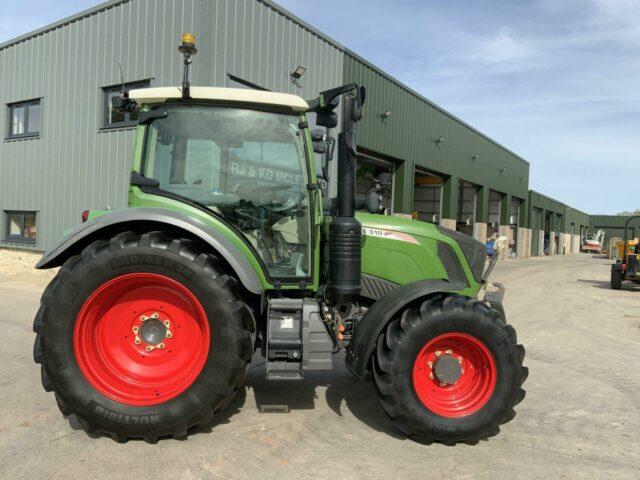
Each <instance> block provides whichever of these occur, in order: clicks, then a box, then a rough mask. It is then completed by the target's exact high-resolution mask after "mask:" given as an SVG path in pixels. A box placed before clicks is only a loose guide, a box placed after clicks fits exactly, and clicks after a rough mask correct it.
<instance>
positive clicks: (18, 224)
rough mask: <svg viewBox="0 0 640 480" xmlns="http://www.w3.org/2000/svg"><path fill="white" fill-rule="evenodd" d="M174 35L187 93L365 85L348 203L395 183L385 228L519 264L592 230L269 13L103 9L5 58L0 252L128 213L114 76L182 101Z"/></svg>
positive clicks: (486, 141)
mask: <svg viewBox="0 0 640 480" xmlns="http://www.w3.org/2000/svg"><path fill="white" fill-rule="evenodd" d="M184 31H191V32H194V33H195V34H196V36H197V39H198V46H199V50H200V51H199V53H198V56H197V57H196V59H195V61H194V66H193V77H192V83H193V84H194V85H207V86H218V87H235V88H261V89H268V90H274V91H282V92H287V93H293V94H297V95H300V96H302V97H304V98H312V97H315V96H316V95H317V93H318V92H319V91H321V90H324V89H327V88H331V87H335V86H337V85H339V84H342V83H347V82H357V83H359V84H361V85H365V86H366V87H367V104H366V106H365V112H364V113H365V118H364V120H363V122H362V123H361V128H360V134H359V137H358V142H359V157H358V187H357V188H358V192H359V193H365V192H366V191H367V190H368V189H369V188H370V186H371V185H372V183H373V179H374V178H376V177H377V175H379V174H380V173H381V172H385V171H387V172H389V173H391V174H392V177H393V186H392V188H391V189H389V191H388V192H387V194H386V196H385V201H386V206H387V207H388V208H389V211H390V212H392V213H395V214H406V215H412V216H414V217H415V218H417V219H418V220H421V221H427V222H434V223H438V224H441V225H444V226H447V227H450V228H456V229H458V230H460V231H464V232H466V233H468V234H470V235H473V236H475V237H476V238H478V239H480V240H482V241H485V240H486V239H487V238H491V237H496V236H498V235H507V236H508V237H509V238H510V240H511V252H510V254H511V255H513V256H515V255H517V256H523V257H526V256H529V255H530V254H532V253H533V254H542V252H543V251H544V250H545V248H544V243H541V242H540V239H541V238H544V237H545V235H547V234H546V233H540V232H546V231H547V230H548V232H549V233H548V235H549V238H550V239H551V237H553V239H554V241H555V245H560V244H561V243H562V242H564V241H566V240H565V239H564V236H563V235H573V236H574V237H577V236H578V235H580V234H582V233H583V232H584V230H585V229H586V228H588V227H589V222H588V221H587V220H585V218H586V216H585V214H583V213H582V212H579V211H577V210H574V209H571V208H570V207H568V206H566V205H564V204H562V203H560V202H557V201H554V200H552V199H549V198H548V197H545V196H544V195H541V194H538V193H536V192H529V164H528V163H527V162H526V161H525V160H524V159H522V158H521V157H519V156H518V155H516V154H515V153H513V152H512V151H510V150H509V149H507V148H505V147H503V146H502V145H500V144H498V143H497V142H495V141H494V140H492V139H491V138H489V137H487V136H486V135H484V134H482V133H481V132H479V131H477V130H476V129H474V128H473V127H472V126H470V125H468V124H467V123H465V122H464V121H462V120H460V119H459V118H457V117H455V116H453V115H452V114H450V113H448V112H447V111H445V110H444V109H442V108H440V107H438V106H437V105H435V104H434V103H432V102H431V101H429V100H427V99H426V98H424V97H423V96H421V95H420V94H419V93H417V92H415V91H413V90H412V89H410V88H408V87H407V86H405V85H403V84H402V83H401V82H399V81H398V80H396V79H394V78H393V77H391V76H390V75H388V74H386V73H385V72H383V71H382V70H380V69H379V68H377V67H375V66H374V65H372V64H371V63H370V62H368V61H366V60H365V59H363V58H361V57H360V56H358V55H357V54H355V53H354V52H352V51H350V50H349V49H347V48H345V47H344V46H342V45H340V44H339V43H338V42H336V41H334V40H333V39H331V38H329V37H328V36H326V35H324V34H323V33H322V32H319V31H318V30H316V29H315V28H314V27H312V26H311V25H309V24H307V23H305V22H304V21H302V20H301V19H299V18H297V17H296V16H295V15H293V14H292V13H290V12H288V11H287V10H285V9H283V8H282V7H280V6H279V5H277V4H275V3H274V2H272V1H270V0H210V1H200V0H154V1H151V0H110V1H107V2H105V3H102V4H100V5H97V6H96V7H93V8H91V9H89V10H86V11H84V12H81V13H78V14H77V15H74V16H72V17H69V18H66V19H63V20H61V21H59V22H56V23H54V24H52V25H48V26H46V27H44V28H41V29H39V30H37V31H35V32H31V33H28V34H26V35H23V36H21V37H19V38H16V39H13V40H10V41H8V42H5V43H3V44H0V108H3V109H4V112H2V114H1V115H0V135H2V141H1V142H0V247H16V248H28V249H34V250H46V249H48V248H50V247H51V246H53V245H54V244H55V243H56V241H57V240H58V239H60V237H62V235H63V232H64V231H65V230H66V229H69V228H71V227H73V226H75V225H76V224H78V223H79V221H80V214H81V212H82V211H83V210H85V209H104V208H106V207H110V208H112V209H117V208H124V207H126V197H127V188H126V186H127V181H128V170H129V162H130V156H131V151H132V148H133V140H134V132H135V119H133V118H129V117H128V116H124V117H122V118H119V117H117V115H115V114H114V113H113V112H112V111H111V110H110V109H109V100H110V98H111V97H112V96H113V95H117V94H118V90H119V88H120V87H119V81H120V73H119V68H118V64H120V65H121V66H122V70H123V72H124V76H125V82H126V88H140V87H145V86H152V87H156V86H166V85H177V84H178V83H179V79H180V75H181V65H180V58H179V55H178V54H177V52H176V45H177V42H178V41H179V38H180V35H181V34H182V32H184ZM299 67H302V69H303V70H302V71H303V72H304V75H303V76H302V77H301V78H294V77H293V76H292V72H294V71H295V70H297V69H298V68H299ZM310 123H312V127H313V121H312V119H311V122H310ZM332 163H333V165H332V167H333V179H330V181H329V182H328V190H329V193H330V194H331V193H333V191H335V171H336V162H332ZM541 215H542V216H541ZM547 220H549V223H548V228H547V223H545V222H547ZM536 222H537V223H536ZM543 225H544V226H545V228H542V226H543ZM535 232H538V233H535ZM551 232H554V235H551ZM556 232H557V235H556ZM560 236H563V237H562V240H561V239H560ZM556 237H558V238H557V240H556ZM532 239H533V240H535V241H534V242H532ZM550 241H551V240H550ZM532 243H535V244H536V245H537V246H536V247H535V248H532ZM562 244H563V243H562ZM540 245H542V246H540ZM563 245H564V244H563ZM570 245H573V241H572V240H570ZM547 250H548V251H549V252H553V251H557V252H558V253H563V252H566V253H568V252H569V251H574V248H573V247H572V246H571V247H570V248H557V249H556V248H548V249H547Z"/></svg>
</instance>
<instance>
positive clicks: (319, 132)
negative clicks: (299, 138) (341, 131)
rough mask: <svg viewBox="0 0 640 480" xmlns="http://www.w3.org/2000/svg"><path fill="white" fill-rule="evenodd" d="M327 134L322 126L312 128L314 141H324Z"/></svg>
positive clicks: (312, 139)
mask: <svg viewBox="0 0 640 480" xmlns="http://www.w3.org/2000/svg"><path fill="white" fill-rule="evenodd" d="M326 137H327V134H326V132H325V131H324V130H323V129H322V128H314V129H313V130H311V141H312V142H314V143H315V142H324V141H325V140H326Z"/></svg>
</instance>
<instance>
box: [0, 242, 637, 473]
mask: <svg viewBox="0 0 640 480" xmlns="http://www.w3.org/2000/svg"><path fill="white" fill-rule="evenodd" d="M609 264H610V261H608V260H604V259H602V258H599V257H594V256H591V255H587V254H578V255H570V256H565V257H546V258H532V259H527V260H509V261H506V262H504V263H502V264H500V265H499V266H498V267H497V268H496V271H495V272H494V275H493V280H498V281H501V282H503V283H504V284H505V286H506V287H507V295H506V298H505V308H506V311H507V316H508V318H509V321H510V322H511V323H512V324H513V325H514V326H515V328H516V330H517V331H518V337H519V340H520V343H523V344H524V345H525V348H526V350H527V356H526V358H525V365H527V366H528V367H529V370H530V375H529V379H528V380H527V382H526V383H525V385H524V386H525V389H526V390H527V397H526V398H525V400H524V401H523V402H522V403H521V404H520V405H518V407H517V416H516V418H515V419H514V420H513V421H512V422H510V423H508V424H506V425H504V426H503V427H502V432H501V433H500V434H499V435H498V436H496V437H492V438H490V439H489V440H488V441H483V442H480V443H479V444H478V445H475V446H469V445H458V446H455V447H447V446H444V445H440V444H434V445H421V444H418V443H415V442H413V441H411V440H408V439H406V438H405V437H403V436H402V435H400V434H397V433H396V432H395V431H394V429H393V427H392V425H391V423H390V422H389V421H388V420H387V418H386V417H385V415H384V413H383V411H382V409H381V408H380V407H379V406H378V403H377V400H376V398H375V393H374V391H373V386H372V385H371V384H370V383H366V382H360V381H358V380H356V379H355V377H353V376H352V375H351V374H350V373H349V372H348V371H347V370H346V369H345V368H344V358H343V356H342V355H340V356H338V357H336V358H335V365H336V366H337V368H336V370H335V371H333V372H327V373H322V374H320V373H318V374H307V375H305V380H304V381H303V382H302V383H298V384H290V383H286V384H282V385H279V384H275V385H273V384H272V385H269V386H267V385H266V383H265V381H264V367H263V366H262V362H260V361H259V360H257V361H256V360H254V363H253V364H252V365H251V367H250V370H249V374H248V380H247V388H246V389H245V390H244V391H243V392H242V393H241V394H240V395H238V396H237V397H236V399H235V400H234V401H233V402H232V404H231V405H230V406H229V407H228V408H227V409H226V410H225V411H224V412H222V413H221V414H220V415H219V416H218V420H217V423H216V424H214V425H213V427H212V429H211V430H210V431H207V432H201V433H197V434H195V435H192V436H190V437H189V439H188V440H185V441H177V440H164V441H160V443H158V444H157V445H148V444H146V443H144V442H142V441H130V442H128V443H126V444H118V443H115V442H114V441H112V440H110V439H108V438H99V439H92V438H90V437H88V436H87V435H86V434H85V433H84V432H82V431H77V430H73V429H72V428H71V427H70V425H69V422H68V421H66V420H64V418H63V417H62V415H61V414H60V412H59V411H58V408H57V407H56V404H55V401H54V398H53V394H52V393H46V392H45V391H44V390H43V389H42V386H41V384H40V372H39V366H37V365H35V364H34V363H33V359H32V346H33V340H34V333H33V332H32V330H31V327H32V320H33V317H34V315H35V313H36V310H37V307H38V303H39V298H40V294H41V292H42V290H43V288H44V286H45V284H46V281H47V279H46V278H45V277H42V276H36V275H30V274H29V275H20V276H15V275H14V276H8V275H2V274H0V362H1V364H2V369H1V370H0V478H2V479H5V478H8V479H34V480H36V479H44V478H47V479H48V478H52V479H94V478H96V479H97V478H99V479H101V480H107V479H129V478H130V479H155V478H170V479H199V478H202V479H278V480H285V479H296V480H299V479H300V478H327V479H328V478H331V479H351V478H367V479H370V478H389V479H395V478H411V479H417V478H421V479H427V478H438V479H485V478H487V479H488V478H491V479H510V480H511V479H519V480H522V479H542V478H553V479H600V478H602V479H604V478H606V479H608V480H610V479H616V480H622V479H634V480H637V479H639V478H640V287H636V286H632V285H629V284H627V285H625V287H624V289H623V290H621V291H613V290H611V289H610V288H609ZM259 404H287V405H288V406H289V408H290V412H289V413H259V411H258V408H257V406H258V405H259Z"/></svg>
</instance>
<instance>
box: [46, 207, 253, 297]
mask: <svg viewBox="0 0 640 480" xmlns="http://www.w3.org/2000/svg"><path fill="white" fill-rule="evenodd" d="M144 223H148V224H149V225H153V226H154V228H158V226H159V227H160V228H162V226H163V225H164V226H167V227H171V228H172V229H179V230H182V231H184V232H186V233H188V234H190V235H192V236H195V237H197V238H199V239H200V240H202V241H204V242H205V243H207V244H209V245H210V246H211V247H212V248H213V249H214V250H215V251H216V252H217V253H218V254H219V255H220V256H221V257H223V258H224V259H225V260H226V261H227V263H229V265H230V266H231V268H232V269H233V271H234V272H235V274H236V275H237V276H238V279H239V280H240V282H242V284H243V285H244V286H245V288H246V289H247V290H249V291H250V292H251V293H255V294H257V295H260V294H262V293H263V288H262V285H261V283H260V279H259V278H258V275H257V274H256V272H255V270H254V269H253V267H252V266H251V264H250V263H249V261H248V260H247V258H246V256H245V255H243V254H242V252H240V250H239V249H238V248H237V247H236V246H235V245H234V244H233V243H232V242H231V241H230V240H229V239H228V238H227V237H226V236H225V235H223V234H222V233H221V232H219V231H218V230H216V229H215V228H213V227H211V226H210V225H207V224H205V223H203V222H201V221H200V220H198V219H195V218H191V217H189V216H187V215H184V214H182V213H179V212H176V211H173V210H167V209H164V208H144V207H140V208H128V209H125V210H115V211H112V212H109V213H108V214H106V215H102V216H100V217H97V218H96V219H95V220H93V221H91V222H88V223H83V224H82V225H80V226H79V227H78V228H76V229H75V230H73V231H72V232H71V233H70V234H69V235H68V236H67V237H66V238H64V239H63V240H62V241H61V242H60V243H59V244H58V245H56V246H55V247H54V248H53V249H52V250H49V251H48V252H47V253H45V255H44V256H43V257H42V258H41V259H40V261H39V262H38V263H37V264H36V268H38V269H46V268H53V267H59V266H61V265H62V264H63V263H64V262H65V261H66V260H67V259H68V258H69V257H71V256H73V255H77V254H79V253H80V251H81V250H82V249H83V248H84V247H85V246H86V245H88V244H89V243H90V242H92V241H93V240H95V239H97V238H104V237H105V236H107V235H109V234H110V233H111V232H113V231H122V230H123V229H126V228H132V227H138V228H139V227H140V225H141V224H144Z"/></svg>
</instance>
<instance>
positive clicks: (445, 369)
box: [433, 355, 462, 385]
mask: <svg viewBox="0 0 640 480" xmlns="http://www.w3.org/2000/svg"><path fill="white" fill-rule="evenodd" d="M433 371H434V373H435V374H436V377H438V380H440V381H441V382H442V383H446V384H448V385H453V384H454V383H456V382H457V381H458V380H459V379H460V377H461V376H462V366H461V365H460V362H459V361H458V360H457V359H456V358H454V357H453V356H452V355H443V356H441V357H440V358H438V359H437V360H436V362H435V365H434V368H433Z"/></svg>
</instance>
